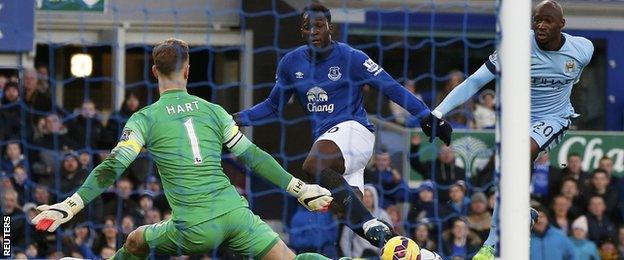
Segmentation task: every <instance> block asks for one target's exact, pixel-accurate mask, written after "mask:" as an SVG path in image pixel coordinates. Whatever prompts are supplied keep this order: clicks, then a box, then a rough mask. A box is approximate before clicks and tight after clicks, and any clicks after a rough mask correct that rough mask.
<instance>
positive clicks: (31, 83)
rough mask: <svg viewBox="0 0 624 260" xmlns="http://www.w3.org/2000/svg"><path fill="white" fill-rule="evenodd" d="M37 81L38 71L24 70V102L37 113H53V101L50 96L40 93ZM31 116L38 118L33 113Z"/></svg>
mask: <svg viewBox="0 0 624 260" xmlns="http://www.w3.org/2000/svg"><path fill="white" fill-rule="evenodd" d="M37 81H38V75H37V71H35V70H34V69H25V70H24V92H23V93H24V102H25V103H26V105H27V106H28V107H29V108H30V109H34V110H35V111H36V112H49V111H52V100H51V98H50V96H48V95H46V94H45V93H43V92H41V91H39V88H38V86H37ZM31 116H33V117H37V116H36V114H34V113H31Z"/></svg>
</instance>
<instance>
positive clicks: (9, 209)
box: [0, 189, 28, 249]
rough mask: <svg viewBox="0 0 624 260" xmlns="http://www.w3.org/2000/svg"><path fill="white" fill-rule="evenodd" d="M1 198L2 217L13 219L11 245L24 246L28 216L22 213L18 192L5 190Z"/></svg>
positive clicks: (0, 194)
mask: <svg viewBox="0 0 624 260" xmlns="http://www.w3.org/2000/svg"><path fill="white" fill-rule="evenodd" d="M0 197H1V198H2V200H1V203H2V204H1V206H2V216H10V217H11V230H12V232H11V243H14V244H16V245H23V244H24V243H25V240H24V233H25V232H26V229H25V228H27V227H28V224H27V223H28V222H27V217H26V215H24V212H22V210H21V209H20V205H19V204H18V201H19V199H18V195H17V192H15V190H12V189H7V190H3V191H2V192H1V193H0ZM3 221H4V220H3ZM3 237H4V236H3ZM5 249H6V248H5Z"/></svg>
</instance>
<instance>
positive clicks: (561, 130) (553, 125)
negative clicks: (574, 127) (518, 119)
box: [531, 117, 570, 152]
mask: <svg viewBox="0 0 624 260" xmlns="http://www.w3.org/2000/svg"><path fill="white" fill-rule="evenodd" d="M569 126H570V120H569V119H567V118H554V117H553V118H541V119H534V120H531V139H533V140H534V141H535V142H536V143H537V145H538V146H539V150H540V152H548V151H550V149H552V148H554V147H555V146H557V144H559V143H560V142H561V141H562V140H563V136H564V135H565V133H566V131H567V130H568V128H569Z"/></svg>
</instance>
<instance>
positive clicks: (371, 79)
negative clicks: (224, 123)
mask: <svg viewBox="0 0 624 260" xmlns="http://www.w3.org/2000/svg"><path fill="white" fill-rule="evenodd" d="M330 47H331V48H332V49H331V53H330V54H329V55H328V56H327V57H326V58H323V59H318V58H316V57H314V56H311V55H310V53H311V51H310V49H309V47H308V46H307V45H304V46H301V47H299V48H297V49H295V50H294V51H291V52H289V53H288V54H286V55H285V56H284V57H283V58H282V60H281V61H280V62H279V64H278V66H277V73H276V81H275V86H274V87H273V90H272V91H271V93H270V94H269V97H268V98H267V99H266V100H264V101H263V102H261V103H259V104H257V105H255V106H254V107H252V108H249V109H246V110H243V111H241V113H240V120H241V123H242V124H243V125H259V124H263V123H267V122H271V121H274V120H275V118H277V117H278V116H279V115H280V114H281V113H282V111H283V109H284V106H285V105H286V102H287V101H288V100H289V99H290V97H291V95H292V94H296V96H297V98H299V101H300V103H301V104H302V105H303V106H304V110H305V111H306V112H307V113H308V115H309V116H310V119H311V122H312V128H313V134H314V139H316V138H317V137H319V136H320V135H321V134H322V133H324V132H325V131H327V130H329V129H330V128H331V127H333V126H335V125H337V124H339V123H341V122H344V121H348V120H355V121H357V122H359V123H360V124H362V125H363V126H365V127H366V128H368V129H369V130H370V131H371V132H372V131H373V125H372V124H371V123H370V122H369V121H368V119H367V117H366V114H367V113H366V111H365V110H364V107H363V105H362V100H363V96H362V86H364V85H365V84H366V85H369V86H372V87H374V88H377V89H378V90H379V91H380V92H381V93H383V94H384V95H386V96H388V98H390V100H392V101H394V102H395V103H397V104H399V105H400V106H402V107H403V108H405V109H406V110H407V111H409V112H410V113H411V114H412V115H413V116H415V117H421V116H424V115H426V114H428V113H430V110H429V108H428V107H427V106H426V105H425V104H424V103H423V102H422V101H420V100H419V99H418V98H416V96H414V95H413V94H412V93H410V92H408V91H407V90H406V89H405V88H403V86H401V85H400V84H399V83H398V82H396V81H395V80H394V79H393V78H392V77H391V76H390V75H389V74H388V73H386V72H385V71H384V69H383V68H381V66H379V65H377V64H376V63H375V62H374V61H373V60H372V59H370V58H369V57H368V55H366V54H365V53H364V52H362V51H360V50H357V49H354V48H352V47H351V46H349V45H347V44H344V43H340V42H332V44H331V46H330Z"/></svg>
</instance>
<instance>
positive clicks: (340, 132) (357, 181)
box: [315, 120, 375, 192]
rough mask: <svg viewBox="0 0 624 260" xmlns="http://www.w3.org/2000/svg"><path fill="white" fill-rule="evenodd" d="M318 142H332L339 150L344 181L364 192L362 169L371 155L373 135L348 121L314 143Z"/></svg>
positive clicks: (373, 141) (373, 143) (352, 121)
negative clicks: (342, 160)
mask: <svg viewBox="0 0 624 260" xmlns="http://www.w3.org/2000/svg"><path fill="white" fill-rule="evenodd" d="M320 140H329V141H332V142H334V143H335V144H336V145H337V146H338V148H340V152H341V153H342V158H344V163H345V165H344V166H345V172H344V174H343V176H344V178H345V180H346V181H347V183H349V185H351V186H355V187H358V188H359V189H360V191H362V192H364V168H366V164H368V161H369V160H370V158H371V156H372V155H373V147H374V146H375V135H374V134H373V133H371V131H370V130H368V129H367V128H366V127H364V126H363V125H362V124H360V123H358V122H357V121H354V120H349V121H345V122H342V123H339V124H337V125H335V126H333V127H332V128H330V129H329V130H327V131H326V132H325V133H323V134H322V135H321V136H320V137H319V138H318V139H316V141H315V142H318V141H320Z"/></svg>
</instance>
